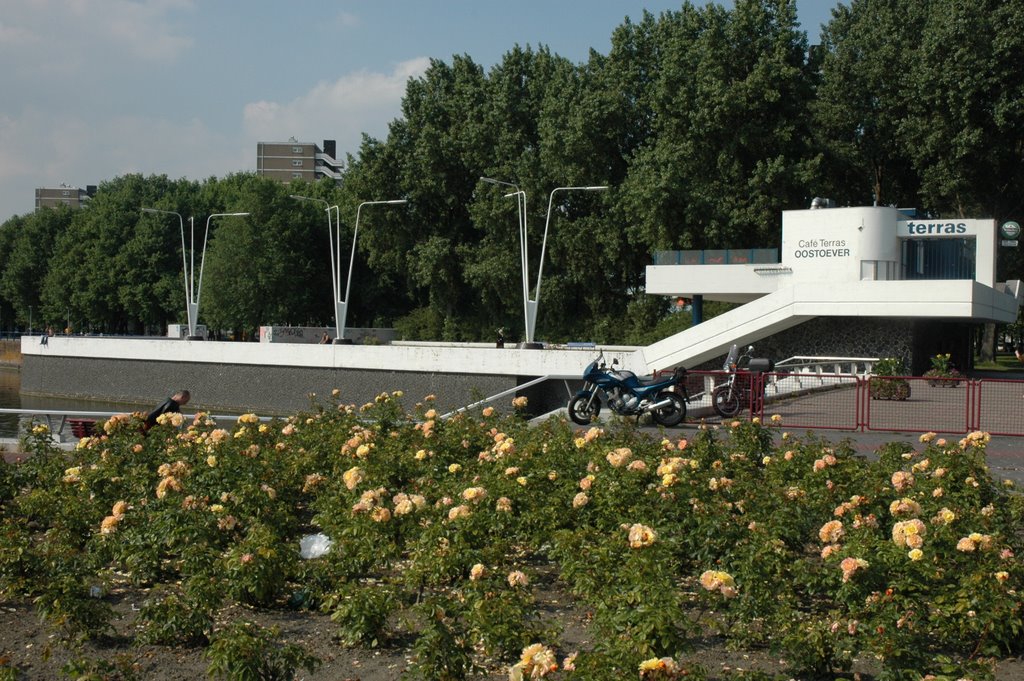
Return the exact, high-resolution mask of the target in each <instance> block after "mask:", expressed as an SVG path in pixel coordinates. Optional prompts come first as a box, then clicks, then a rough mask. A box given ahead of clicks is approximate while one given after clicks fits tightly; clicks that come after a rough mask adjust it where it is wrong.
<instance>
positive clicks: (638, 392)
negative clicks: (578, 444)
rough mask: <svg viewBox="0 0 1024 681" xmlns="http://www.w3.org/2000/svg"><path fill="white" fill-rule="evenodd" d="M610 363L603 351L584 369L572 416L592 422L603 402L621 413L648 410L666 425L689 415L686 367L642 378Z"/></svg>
mask: <svg viewBox="0 0 1024 681" xmlns="http://www.w3.org/2000/svg"><path fill="white" fill-rule="evenodd" d="M617 364H618V360H617V359H613V360H612V365H611V367H609V366H608V365H607V364H606V362H605V358H604V353H601V354H600V355H599V356H598V358H597V359H595V360H594V361H593V362H591V363H590V364H589V365H588V366H587V368H586V369H584V370H583V380H584V381H585V383H584V385H583V389H582V390H580V391H579V392H578V393H576V394H575V395H574V396H573V397H572V399H570V400H569V406H568V409H569V418H570V419H572V420H573V422H574V423H578V424H579V425H581V426H586V425H589V424H590V423H591V422H592V421H593V420H594V419H595V418H597V415H598V414H600V413H601V402H602V398H603V400H604V401H605V402H606V403H607V404H608V408H609V409H611V410H612V411H613V412H615V413H616V414H619V415H620V416H637V417H639V416H640V415H642V414H647V413H649V414H650V415H651V416H652V417H653V418H654V420H655V421H657V422H658V423H660V424H661V425H663V426H669V427H671V426H677V425H679V424H680V423H681V422H682V421H683V419H684V418H686V403H687V401H689V397H688V396H687V393H686V369H684V368H683V367H678V368H676V369H675V370H674V371H673V372H672V376H671V377H670V378H656V379H653V380H650V381H646V382H645V381H642V380H641V379H640V378H639V377H638V376H637V375H636V374H634V373H633V372H632V371H626V370H623V369H618V368H616V365H617Z"/></svg>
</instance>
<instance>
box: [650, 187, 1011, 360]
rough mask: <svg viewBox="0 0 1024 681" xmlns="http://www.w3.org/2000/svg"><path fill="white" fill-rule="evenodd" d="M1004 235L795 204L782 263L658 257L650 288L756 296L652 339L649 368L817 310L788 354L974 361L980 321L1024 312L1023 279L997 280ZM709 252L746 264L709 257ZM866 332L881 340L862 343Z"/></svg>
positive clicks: (755, 337) (702, 354)
mask: <svg viewBox="0 0 1024 681" xmlns="http://www.w3.org/2000/svg"><path fill="white" fill-rule="evenodd" d="M997 244H998V234H997V227H996V224H995V221H993V220H982V219H963V220H959V219H930V218H924V219H918V218H914V217H910V216H909V215H908V214H907V213H905V212H901V211H899V210H897V209H895V208H885V207H860V208H827V209H817V210H793V211H785V212H784V213H783V215H782V248H781V254H780V255H781V257H780V258H779V262H753V261H757V260H764V259H765V258H758V257H757V255H758V254H757V253H753V254H750V253H749V252H747V251H743V252H740V253H739V256H740V257H739V258H735V257H731V256H732V254H731V253H730V252H721V251H720V252H707V251H705V252H703V253H702V252H698V251H689V252H687V251H681V252H674V253H672V254H659V258H658V262H659V263H665V262H672V261H675V262H678V263H680V264H656V265H652V266H649V267H648V268H647V292H648V293H651V294H660V295H668V296H682V297H692V296H694V295H701V296H703V297H704V299H705V300H721V301H729V302H739V303H745V304H744V305H741V306H740V307H738V308H736V309H734V310H731V311H729V312H727V313H725V314H723V315H720V316H718V317H715V318H713V319H710V320H708V321H706V322H704V323H703V324H700V325H698V326H696V327H694V328H692V329H689V330H687V331H685V332H683V333H681V334H677V335H676V336H673V337H671V338H667V339H665V340H663V341H660V342H658V343H655V344H654V345H652V346H649V347H647V348H645V349H644V350H643V353H644V358H645V361H646V363H647V365H648V367H650V368H662V367H666V366H672V365H675V364H680V363H684V364H686V365H687V366H693V365H694V364H695V363H700V362H703V361H706V360H709V359H712V358H714V357H716V356H718V355H721V354H723V353H722V348H723V347H728V345H729V344H731V343H733V342H736V343H741V344H742V343H748V342H753V341H759V340H762V339H765V338H767V337H770V336H777V334H780V332H783V331H785V330H787V329H790V328H792V327H795V326H797V325H803V324H805V323H807V322H811V321H812V320H816V322H815V324H813V325H811V326H810V327H809V328H807V329H804V327H801V329H802V330H800V331H798V332H796V333H795V334H790V335H789V337H788V338H787V339H786V341H785V343H784V344H785V345H786V351H787V352H789V353H791V354H805V355H811V354H825V353H823V352H821V351H820V350H821V349H822V347H823V346H825V347H827V349H828V353H827V354H845V355H860V356H867V355H866V354H865V353H868V354H873V355H875V356H903V357H904V358H905V359H906V360H908V361H909V362H910V363H911V366H912V368H913V369H915V371H918V370H922V369H923V368H927V367H926V366H925V365H926V363H927V360H928V357H929V356H930V355H933V354H936V353H938V352H950V353H951V354H952V355H953V356H954V362H956V363H957V365H958V366H961V367H965V368H966V367H968V366H970V362H971V333H972V332H973V331H974V330H975V329H976V327H977V325H978V324H980V323H983V322H1001V323H1009V322H1013V321H1014V320H1016V318H1017V308H1018V306H1019V304H1020V302H1021V285H1020V282H1019V281H1011V282H1005V283H998V282H997V281H996V249H997V247H998V246H997ZM708 253H713V257H715V258H716V259H717V260H720V261H724V262H726V263H728V262H730V261H731V262H735V260H737V259H739V260H745V261H746V262H745V263H743V264H699V263H700V260H702V259H703V260H704V261H705V262H707V260H708V258H707V254H708ZM683 263H687V264H683ZM861 335H863V336H864V338H870V339H872V340H871V341H870V342H868V343H866V344H860V345H858V336H861ZM801 343H803V344H805V345H806V346H807V347H803V348H801V347H797V346H799V345H800V344H801ZM816 349H817V350H818V351H816ZM844 349H845V352H844V351H843V350H844Z"/></svg>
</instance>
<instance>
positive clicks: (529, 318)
mask: <svg viewBox="0 0 1024 681" xmlns="http://www.w3.org/2000/svg"><path fill="white" fill-rule="evenodd" d="M480 181H481V182H487V183H489V184H494V185H502V186H506V187H512V188H514V189H515V190H516V191H514V192H512V193H511V194H506V195H505V196H506V197H508V196H517V197H518V200H517V203H518V206H519V260H520V265H521V267H522V271H523V317H524V318H525V323H526V342H525V343H524V344H523V347H524V348H529V349H537V348H540V347H541V346H540V344H539V343H535V342H534V341H533V332H534V328H535V326H536V323H537V305H538V303H539V301H540V281H541V276H542V275H543V272H544V253H545V250H546V248H547V242H548V227H549V226H550V224H551V208H552V205H553V201H554V198H555V193H556V192H563V191H569V190H576V191H588V192H594V191H604V190H606V189H608V187H606V186H604V185H600V186H588V187H556V188H555V189H553V190H551V195H550V196H549V197H548V214H547V219H546V220H545V222H544V239H543V241H542V242H541V250H540V265H539V267H538V269H537V289H536V292H535V293H534V297H533V300H530V283H529V282H530V268H529V258H528V255H527V238H526V237H527V231H526V192H524V191H522V190H521V189H519V187H518V186H517V185H515V184H512V183H511V182H503V181H501V180H495V179H493V178H490V177H481V178H480Z"/></svg>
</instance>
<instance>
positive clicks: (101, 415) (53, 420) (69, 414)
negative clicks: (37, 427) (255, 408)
mask: <svg viewBox="0 0 1024 681" xmlns="http://www.w3.org/2000/svg"><path fill="white" fill-rule="evenodd" d="M146 411H147V412H148V410H146ZM125 413H128V412H125V411H84V410H78V409H76V410H67V409H7V408H0V415H3V414H9V415H14V416H17V417H18V418H19V419H23V418H25V417H28V418H29V420H30V421H34V420H41V421H44V422H45V423H46V426H47V427H48V428H49V429H50V432H51V433H52V434H53V435H54V436H55V437H56V438H57V439H63V438H64V437H66V436H67V435H68V433H67V432H65V429H67V428H69V427H70V424H71V423H72V422H74V421H78V420H90V419H91V420H95V421H97V422H100V421H106V420H107V419H109V418H110V417H112V416H116V415H117V414H125ZM183 416H185V418H187V419H191V418H192V416H193V414H183ZM209 416H210V418H212V419H213V420H214V421H218V422H221V421H226V422H234V421H237V420H238V417H239V414H210V415H209ZM275 418H280V417H278V416H260V417H259V420H260V421H273V420H274V419H275Z"/></svg>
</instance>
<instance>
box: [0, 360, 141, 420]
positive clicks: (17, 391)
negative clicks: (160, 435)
mask: <svg viewBox="0 0 1024 681" xmlns="http://www.w3.org/2000/svg"><path fill="white" fill-rule="evenodd" d="M152 406H155V405H144V404H127V403H124V402H100V401H96V402H94V401H92V400H74V399H67V398H60V397H36V396H32V395H22V394H21V372H20V371H18V369H16V368H11V367H0V408H3V409H39V410H41V411H42V410H57V411H74V410H82V411H109V412H126V411H142V410H147V409H149V408H151V407H152ZM21 418H22V419H24V418H26V417H21ZM18 422H19V417H18V416H17V415H16V414H0V438H14V437H18V428H19V426H18Z"/></svg>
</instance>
